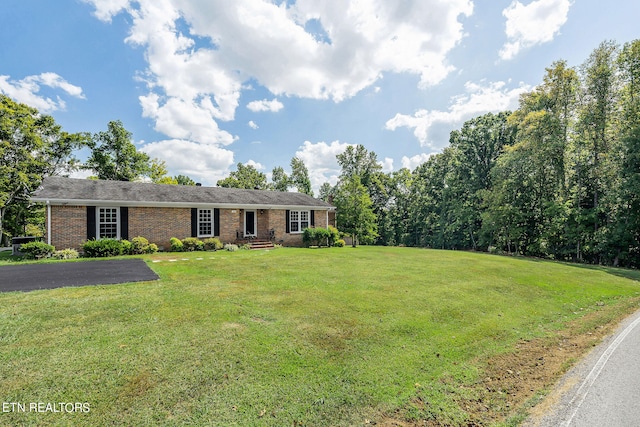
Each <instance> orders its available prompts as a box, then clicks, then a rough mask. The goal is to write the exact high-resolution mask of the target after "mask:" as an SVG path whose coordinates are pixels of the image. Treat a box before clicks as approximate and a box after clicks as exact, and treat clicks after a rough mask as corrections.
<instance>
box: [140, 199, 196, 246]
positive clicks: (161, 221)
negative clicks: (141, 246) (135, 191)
mask: <svg viewBox="0 0 640 427" xmlns="http://www.w3.org/2000/svg"><path fill="white" fill-rule="evenodd" d="M137 236H142V237H145V238H147V239H148V240H149V242H151V243H155V244H156V245H158V247H161V248H164V249H165V250H168V249H169V248H170V247H171V244H170V243H169V240H170V239H171V238H172V237H177V238H178V239H184V238H185V237H190V236H191V209H188V208H133V207H131V208H129V239H133V238H134V237H137Z"/></svg>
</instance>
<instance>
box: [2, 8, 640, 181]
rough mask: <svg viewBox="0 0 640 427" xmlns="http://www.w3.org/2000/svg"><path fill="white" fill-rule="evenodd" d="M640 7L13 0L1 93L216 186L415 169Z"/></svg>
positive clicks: (5, 11) (621, 33) (622, 32)
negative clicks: (360, 149) (349, 153)
mask: <svg viewBox="0 0 640 427" xmlns="http://www.w3.org/2000/svg"><path fill="white" fill-rule="evenodd" d="M639 16H640V2H638V1H637V0H611V1H609V2H606V3H605V2H601V1H596V0H533V1H531V0H523V1H518V0H515V1H512V0H492V1H472V0H341V1H337V0H234V1H228V0H56V1H47V0H2V9H1V10H0V46H2V47H1V48H0V93H4V94H6V95H8V96H10V97H11V98H13V99H15V100H17V101H19V102H23V103H26V104H29V105H32V106H34V107H36V108H38V109H39V110H40V111H41V112H44V113H47V114H51V115H52V116H53V117H54V118H55V119H56V121H57V122H58V123H60V124H61V125H62V126H63V128H64V129H65V130H66V131H68V132H79V131H87V132H98V131H102V130H105V129H106V127H107V123H108V122H109V121H111V120H121V121H122V122H123V123H124V125H125V127H126V128H127V129H128V130H129V131H131V132H132V133H133V139H134V142H135V143H136V145H137V147H138V148H139V149H140V150H142V151H145V152H147V153H148V154H149V155H151V156H152V157H157V158H159V159H162V160H165V161H166V163H167V165H168V167H169V170H170V173H171V174H173V175H176V174H186V175H189V176H191V177H192V178H194V179H195V180H196V181H200V182H202V183H203V184H204V185H215V183H216V181H217V180H218V179H220V178H222V177H225V176H227V175H228V174H229V172H230V171H232V170H234V169H235V164H236V163H237V162H242V163H249V164H253V165H254V166H255V167H257V168H258V169H260V170H261V171H263V172H265V173H267V174H268V175H269V176H270V171H271V170H272V169H273V168H274V167H275V166H283V167H284V168H285V170H288V169H289V161H290V159H291V158H292V157H294V156H298V157H300V158H302V159H303V160H304V162H305V163H306V165H307V167H308V168H309V170H310V172H311V175H312V181H313V184H314V187H315V188H316V189H317V188H318V187H319V186H320V185H321V184H322V183H323V182H325V181H329V182H331V183H332V184H333V183H335V181H336V179H337V174H338V173H339V170H338V166H337V163H336V161H335V156H336V154H338V153H340V152H342V151H343V150H344V149H345V147H346V146H347V145H348V144H363V145H364V146H365V147H367V149H369V150H372V151H375V152H376V154H377V155H378V159H379V160H380V162H381V164H382V165H383V167H384V170H385V171H392V170H398V169H400V168H402V167H409V168H410V169H413V168H415V167H416V166H417V165H418V164H420V163H421V162H423V161H425V160H426V159H427V158H428V157H429V155H430V154H433V153H437V152H439V151H440V150H442V148H443V147H445V146H446V145H447V144H448V135H449V132H450V131H451V130H453V129H457V128H459V127H460V126H461V124H462V123H463V122H464V121H465V120H468V119H470V118H472V117H475V116H478V115H480V114H483V113H486V112H490V111H492V112H495V111H502V110H506V109H513V108H515V107H516V106H517V101H518V96H519V95H520V94H521V93H523V92H525V91H528V90H530V89H531V88H533V87H534V86H536V85H537V84H539V83H540V82H541V80H542V76H543V74H544V69H545V67H548V66H550V65H551V64H552V63H553V62H554V61H556V60H559V59H564V60H566V61H568V63H569V65H572V66H578V65H580V64H581V63H582V62H584V60H585V59H586V58H587V57H588V55H589V54H590V53H591V51H593V49H594V48H596V47H597V46H598V44H600V43H601V42H602V41H604V40H615V41H617V42H619V43H624V42H628V41H631V40H633V39H635V38H638V37H640V33H639V32H638V24H637V18H638V17H639Z"/></svg>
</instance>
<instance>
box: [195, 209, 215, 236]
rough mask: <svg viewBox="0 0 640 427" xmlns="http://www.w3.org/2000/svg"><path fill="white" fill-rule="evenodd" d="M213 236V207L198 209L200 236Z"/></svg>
mask: <svg viewBox="0 0 640 427" xmlns="http://www.w3.org/2000/svg"><path fill="white" fill-rule="evenodd" d="M211 236H213V209H198V237H211Z"/></svg>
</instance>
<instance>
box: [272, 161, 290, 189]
mask: <svg viewBox="0 0 640 427" xmlns="http://www.w3.org/2000/svg"><path fill="white" fill-rule="evenodd" d="M289 183H290V180H289V177H288V176H287V174H286V172H285V171H284V169H283V168H282V166H277V167H275V168H273V170H272V171H271V188H273V189H274V190H275V191H289Z"/></svg>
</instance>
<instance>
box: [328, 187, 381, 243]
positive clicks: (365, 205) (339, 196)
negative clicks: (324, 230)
mask: <svg viewBox="0 0 640 427" xmlns="http://www.w3.org/2000/svg"><path fill="white" fill-rule="evenodd" d="M334 203H335V205H336V208H337V222H338V224H339V226H340V229H341V230H342V231H343V232H345V233H347V234H350V235H351V238H352V246H353V247H356V245H357V242H358V240H360V241H361V242H369V241H372V240H373V239H374V238H375V237H376V236H377V235H378V226H377V222H376V215H375V213H374V212H373V209H372V206H373V203H372V202H371V198H370V197H369V193H368V191H367V188H366V187H365V186H364V185H362V182H360V177H359V176H357V175H354V176H351V177H347V178H346V179H344V180H342V181H341V182H340V183H339V184H338V187H337V190H336V195H335V199H334Z"/></svg>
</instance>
